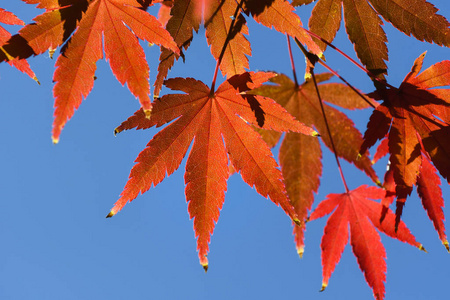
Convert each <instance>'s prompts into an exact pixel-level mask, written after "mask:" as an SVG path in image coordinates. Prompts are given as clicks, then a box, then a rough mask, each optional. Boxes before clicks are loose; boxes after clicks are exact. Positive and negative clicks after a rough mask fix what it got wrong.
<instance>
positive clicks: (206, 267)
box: [202, 263, 208, 273]
mask: <svg viewBox="0 0 450 300" xmlns="http://www.w3.org/2000/svg"><path fill="white" fill-rule="evenodd" d="M202 267H203V270H205V273H207V272H208V263H203V264H202Z"/></svg>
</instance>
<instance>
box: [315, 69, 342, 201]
mask: <svg viewBox="0 0 450 300" xmlns="http://www.w3.org/2000/svg"><path fill="white" fill-rule="evenodd" d="M311 77H312V79H313V81H314V87H315V88H316V93H317V97H318V99H319V103H320V109H321V110H322V116H323V119H324V122H325V126H326V128H327V133H328V137H329V139H330V142H331V148H332V149H333V153H334V157H335V158H336V163H337V165H338V168H339V174H340V175H341V179H342V182H343V183H344V187H345V191H346V192H347V193H349V189H348V186H347V182H346V181H345V177H344V172H343V171H342V167H341V163H340V162H339V157H338V156H337V152H336V146H335V145H334V141H333V137H332V136H331V130H330V126H329V124H328V120H327V116H326V115H325V108H324V106H323V101H322V98H321V97H320V92H319V87H318V86H317V81H316V76H315V75H314V69H311Z"/></svg>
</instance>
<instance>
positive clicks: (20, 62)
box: [0, 8, 39, 83]
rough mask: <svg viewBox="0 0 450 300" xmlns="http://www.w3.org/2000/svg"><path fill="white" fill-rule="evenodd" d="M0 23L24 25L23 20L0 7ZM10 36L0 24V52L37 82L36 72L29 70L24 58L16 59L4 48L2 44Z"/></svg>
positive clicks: (10, 62) (11, 63) (12, 64)
mask: <svg viewBox="0 0 450 300" xmlns="http://www.w3.org/2000/svg"><path fill="white" fill-rule="evenodd" d="M0 23H3V24H8V25H24V22H23V21H22V20H20V19H19V18H18V17H16V16H15V15H14V14H13V13H11V12H9V11H6V10H4V9H3V8H0ZM10 38H11V34H10V33H9V32H8V31H7V30H6V29H5V28H3V27H2V26H0V53H2V54H3V55H4V56H5V58H6V59H7V61H8V63H9V64H10V65H11V66H14V67H16V68H17V69H18V70H19V71H21V72H23V73H25V74H27V75H28V76H30V77H31V78H33V79H34V80H35V81H36V82H38V83H39V81H38V79H37V77H36V74H34V72H33V71H32V70H31V68H30V65H29V64H28V62H27V61H26V60H25V59H17V58H15V57H13V56H11V55H10V54H9V53H8V51H6V50H5V48H4V47H3V45H4V44H5V43H6V42H7V41H8V40H9V39H10Z"/></svg>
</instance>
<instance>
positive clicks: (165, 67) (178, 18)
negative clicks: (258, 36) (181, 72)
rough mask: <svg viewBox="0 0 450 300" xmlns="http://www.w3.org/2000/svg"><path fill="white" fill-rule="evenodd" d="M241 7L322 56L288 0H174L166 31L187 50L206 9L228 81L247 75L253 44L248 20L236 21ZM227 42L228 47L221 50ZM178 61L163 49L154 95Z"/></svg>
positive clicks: (211, 41)
mask: <svg viewBox="0 0 450 300" xmlns="http://www.w3.org/2000/svg"><path fill="white" fill-rule="evenodd" d="M241 6H242V9H243V11H244V12H245V14H246V15H247V16H249V15H250V14H251V15H252V17H253V18H254V19H255V20H256V22H258V23H260V24H262V25H264V26H267V27H269V28H272V27H273V28H274V29H275V30H277V31H279V32H281V33H283V34H289V35H290V36H292V37H294V38H297V39H298V40H299V41H300V42H302V43H303V44H305V45H307V46H308V48H309V50H310V51H311V52H312V53H314V54H317V55H321V53H322V51H321V50H320V48H319V47H318V46H317V45H316V44H315V43H314V41H313V40H312V38H311V37H310V36H309V35H308V34H307V33H306V31H305V30H304V29H303V28H302V27H301V26H302V23H301V20H300V18H299V16H298V15H297V14H295V12H294V8H293V7H292V6H291V5H290V4H289V3H288V2H287V1H285V0H264V1H261V0H258V1H255V0H247V1H236V0H224V1H211V0H210V1H203V0H187V1H175V2H174V6H173V7H172V10H171V13H170V14H171V18H170V20H169V21H168V23H167V26H166V29H167V30H168V31H169V32H170V33H171V35H172V36H173V38H174V40H175V41H176V43H177V45H178V47H180V48H183V49H185V50H186V49H187V48H188V47H189V45H190V42H191V41H192V39H193V33H192V32H193V31H195V32H197V31H198V29H199V26H200V23H201V18H200V16H201V13H199V11H200V10H201V8H204V26H205V28H206V30H205V32H206V38H207V41H208V44H209V45H210V46H211V53H212V55H213V56H214V58H215V59H216V60H218V59H219V57H220V56H221V52H222V51H224V54H223V57H222V58H223V60H222V61H221V64H220V69H221V71H222V74H223V75H224V76H226V77H228V78H229V77H231V76H233V75H236V74H241V73H243V72H245V70H246V69H248V67H249V62H248V56H251V47H250V42H249V41H248V40H247V38H246V37H245V35H248V27H247V25H246V22H247V21H246V19H245V17H244V16H243V15H242V14H237V17H236V18H233V16H234V13H235V11H236V9H239V8H241ZM232 24H233V26H231V25H232ZM231 27H232V28H231ZM230 30H231V32H230ZM225 43H227V45H226V48H225V49H222V48H223V45H224V44H225ZM183 58H184V57H183ZM175 59H178V56H177V55H175V54H174V53H172V52H171V51H170V50H167V49H164V48H163V51H162V53H161V56H160V64H159V67H158V75H157V79H156V81H155V95H158V94H159V91H160V90H161V87H162V83H163V81H164V79H165V78H166V77H167V74H168V71H169V70H170V69H171V68H172V66H173V64H174V62H175Z"/></svg>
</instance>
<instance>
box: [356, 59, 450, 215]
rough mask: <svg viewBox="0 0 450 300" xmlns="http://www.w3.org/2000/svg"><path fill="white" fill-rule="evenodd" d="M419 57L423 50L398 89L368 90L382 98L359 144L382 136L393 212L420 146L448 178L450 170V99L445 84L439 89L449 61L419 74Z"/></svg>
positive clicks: (408, 185) (417, 163) (448, 81)
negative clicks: (393, 199) (393, 194)
mask: <svg viewBox="0 0 450 300" xmlns="http://www.w3.org/2000/svg"><path fill="white" fill-rule="evenodd" d="M424 57H425V53H423V54H422V55H421V56H419V57H418V58H417V59H416V61H415V62H414V65H413V67H412V69H411V72H409V73H408V75H407V76H406V77H405V79H404V81H403V83H402V84H401V85H400V87H399V88H398V89H397V88H394V87H391V88H389V89H387V90H383V91H380V92H376V93H374V94H373V95H374V97H376V98H377V99H383V100H384V101H383V103H382V104H381V105H380V106H378V107H377V108H376V110H375V111H374V112H373V114H372V116H371V117H370V120H369V123H368V124H367V130H366V132H365V134H364V143H363V145H362V146H361V151H362V152H365V151H366V149H368V148H369V147H371V146H372V145H374V144H375V142H376V141H377V140H379V139H382V138H384V137H385V136H386V135H387V139H388V145H389V153H390V158H389V160H390V163H391V168H392V170H393V176H394V180H395V184H396V195H397V216H398V217H399V216H400V215H401V210H402V207H403V204H404V202H405V201H406V197H407V196H408V195H409V194H410V193H411V191H412V188H413V185H414V184H416V182H417V178H418V175H419V174H420V168H421V166H422V161H423V158H422V155H421V151H422V150H423V151H424V152H425V153H427V155H429V156H430V158H431V161H432V162H433V164H434V166H435V167H436V168H437V169H438V170H439V172H440V174H441V175H442V176H443V177H444V178H445V179H447V182H448V181H449V175H450V171H449V170H450V144H449V143H448V137H449V136H450V126H449V124H450V119H449V112H450V101H449V94H448V89H445V88H438V87H441V86H448V85H450V61H442V62H440V63H437V64H435V65H433V66H431V67H430V68H428V69H426V70H425V71H423V72H422V73H420V74H419V72H420V70H421V68H422V64H423V59H424ZM380 94H383V95H380ZM383 149H384V151H385V149H386V148H385V147H384V148H383ZM379 156H381V155H379ZM425 168H426V169H428V168H429V167H428V166H426V167H425ZM428 172H430V171H428Z"/></svg>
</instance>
